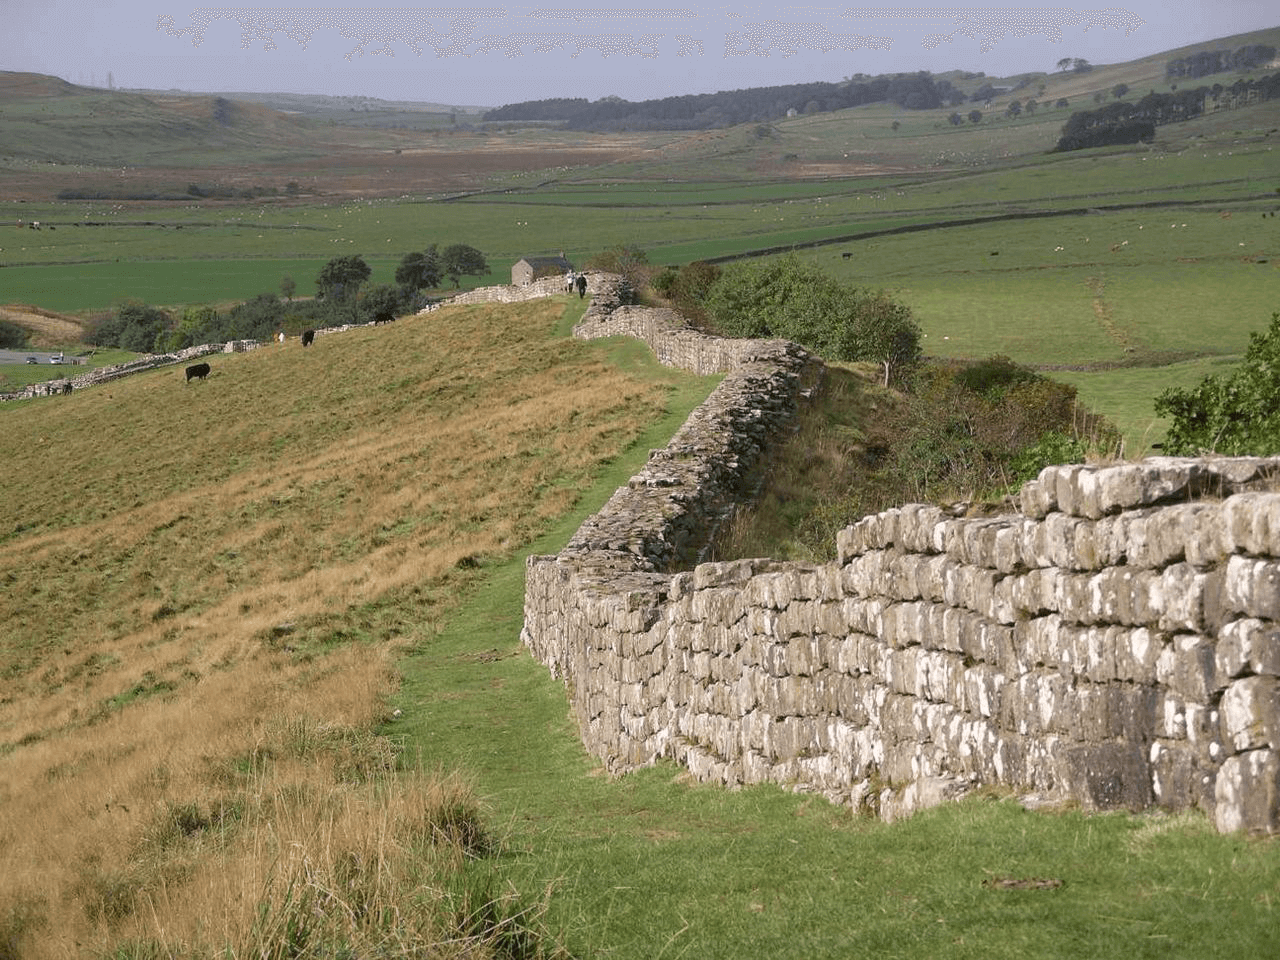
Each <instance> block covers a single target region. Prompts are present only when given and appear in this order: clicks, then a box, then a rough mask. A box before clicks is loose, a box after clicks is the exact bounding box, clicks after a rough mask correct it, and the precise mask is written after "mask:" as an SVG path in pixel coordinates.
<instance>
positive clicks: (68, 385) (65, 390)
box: [62, 380, 71, 397]
mask: <svg viewBox="0 0 1280 960" xmlns="http://www.w3.org/2000/svg"><path fill="white" fill-rule="evenodd" d="M70 392H71V381H70V380H68V381H67V382H66V383H64V384H63V385H62V395H63V396H64V397H65V396H66V395H67V394H69V393H70Z"/></svg>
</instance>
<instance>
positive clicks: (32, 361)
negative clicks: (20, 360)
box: [27, 357, 40, 363]
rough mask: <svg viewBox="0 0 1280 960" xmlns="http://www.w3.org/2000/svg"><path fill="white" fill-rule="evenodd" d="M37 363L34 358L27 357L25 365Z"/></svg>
mask: <svg viewBox="0 0 1280 960" xmlns="http://www.w3.org/2000/svg"><path fill="white" fill-rule="evenodd" d="M39 362H40V361H39V360H37V359H36V358H35V357H27V363H39Z"/></svg>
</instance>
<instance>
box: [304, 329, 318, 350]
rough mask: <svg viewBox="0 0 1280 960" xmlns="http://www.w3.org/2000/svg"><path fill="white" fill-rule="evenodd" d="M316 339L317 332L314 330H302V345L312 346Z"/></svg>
mask: <svg viewBox="0 0 1280 960" xmlns="http://www.w3.org/2000/svg"><path fill="white" fill-rule="evenodd" d="M315 339H316V332H315V331H314V330H303V331H302V345H303V346H304V347H309V346H311V344H312V343H314V342H315Z"/></svg>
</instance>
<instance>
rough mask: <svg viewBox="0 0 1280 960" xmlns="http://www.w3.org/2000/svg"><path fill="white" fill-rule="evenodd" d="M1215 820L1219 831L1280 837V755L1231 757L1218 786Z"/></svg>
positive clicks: (1265, 752)
mask: <svg viewBox="0 0 1280 960" xmlns="http://www.w3.org/2000/svg"><path fill="white" fill-rule="evenodd" d="M1214 801H1215V806H1214V812H1213V819H1214V823H1215V824H1216V825H1217V827H1218V830H1219V831H1220V832H1222V833H1231V832H1234V831H1236V830H1248V831H1250V832H1254V833H1276V832H1277V831H1278V830H1280V754H1277V753H1276V751H1274V750H1250V751H1249V752H1248V753H1242V754H1237V755H1236V756H1233V757H1228V758H1227V760H1226V762H1225V763H1223V765H1222V768H1221V769H1220V770H1219V771H1218V776H1217V779H1216V781H1215V784H1214Z"/></svg>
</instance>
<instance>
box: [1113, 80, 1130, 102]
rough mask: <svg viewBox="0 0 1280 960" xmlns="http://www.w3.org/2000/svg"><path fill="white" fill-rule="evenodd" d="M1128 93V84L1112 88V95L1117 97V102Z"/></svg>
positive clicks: (1119, 84) (1118, 84) (1120, 84)
mask: <svg viewBox="0 0 1280 960" xmlns="http://www.w3.org/2000/svg"><path fill="white" fill-rule="evenodd" d="M1128 92H1129V85H1128V84H1127V83H1117V84H1116V85H1115V86H1114V87H1112V88H1111V95H1112V96H1113V97H1115V98H1116V99H1117V100H1119V99H1120V98H1121V97H1123V96H1124V95H1125V94H1126V93H1128Z"/></svg>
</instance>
